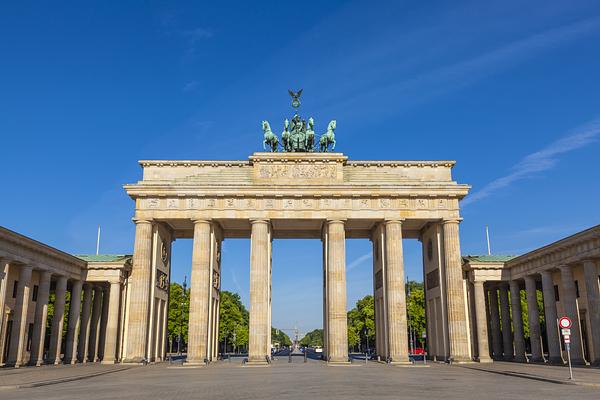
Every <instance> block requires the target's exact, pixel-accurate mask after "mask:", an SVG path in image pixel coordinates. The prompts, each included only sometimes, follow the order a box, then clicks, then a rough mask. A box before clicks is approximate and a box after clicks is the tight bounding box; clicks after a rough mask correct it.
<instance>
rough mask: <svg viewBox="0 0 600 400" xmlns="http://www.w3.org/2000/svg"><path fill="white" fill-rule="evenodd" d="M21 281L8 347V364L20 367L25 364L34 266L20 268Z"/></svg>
mask: <svg viewBox="0 0 600 400" xmlns="http://www.w3.org/2000/svg"><path fill="white" fill-rule="evenodd" d="M19 269H20V270H19V283H18V284H17V298H16V300H15V308H14V310H13V313H14V314H13V315H14V317H13V324H12V330H11V332H10V335H11V340H10V348H9V349H8V358H7V360H6V365H7V366H12V367H15V368H19V367H20V366H21V365H23V352H24V350H25V333H26V331H27V311H28V307H29V298H30V293H31V273H32V271H33V268H32V267H30V266H29V265H23V266H21V267H20V268H19Z"/></svg>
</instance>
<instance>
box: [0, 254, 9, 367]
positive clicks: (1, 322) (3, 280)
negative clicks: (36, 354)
mask: <svg viewBox="0 0 600 400" xmlns="http://www.w3.org/2000/svg"><path fill="white" fill-rule="evenodd" d="M9 269H10V263H9V262H8V261H6V260H2V259H0V364H1V363H3V362H4V347H3V346H4V344H3V343H4V338H5V337H6V333H5V332H4V326H5V322H6V318H5V314H6V313H5V302H6V292H7V290H6V285H8V270H9Z"/></svg>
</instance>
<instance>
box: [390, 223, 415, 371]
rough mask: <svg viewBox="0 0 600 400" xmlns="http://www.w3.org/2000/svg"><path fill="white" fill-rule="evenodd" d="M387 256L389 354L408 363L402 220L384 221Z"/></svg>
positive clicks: (394, 358) (394, 359)
mask: <svg viewBox="0 0 600 400" xmlns="http://www.w3.org/2000/svg"><path fill="white" fill-rule="evenodd" d="M385 260H386V274H385V280H386V285H385V286H384V287H385V290H386V294H385V298H386V301H387V314H388V315H387V321H388V324H387V328H388V344H389V355H388V356H389V357H390V358H391V360H392V362H396V363H398V362H399V363H408V362H409V360H408V325H407V318H406V292H405V287H404V285H405V282H404V258H403V252H402V222H401V221H398V220H396V221H386V222H385Z"/></svg>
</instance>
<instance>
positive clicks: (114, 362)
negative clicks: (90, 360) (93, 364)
mask: <svg viewBox="0 0 600 400" xmlns="http://www.w3.org/2000/svg"><path fill="white" fill-rule="evenodd" d="M116 363H117V362H116V361H115V360H102V361H100V364H103V365H114V364H116ZM73 364H74V363H73Z"/></svg>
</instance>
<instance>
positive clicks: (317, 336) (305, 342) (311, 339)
mask: <svg viewBox="0 0 600 400" xmlns="http://www.w3.org/2000/svg"><path fill="white" fill-rule="evenodd" d="M300 344H301V345H302V346H309V347H316V346H320V347H323V329H315V330H313V331H310V332H308V333H307V334H306V335H304V337H303V338H302V339H301V340H300Z"/></svg>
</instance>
